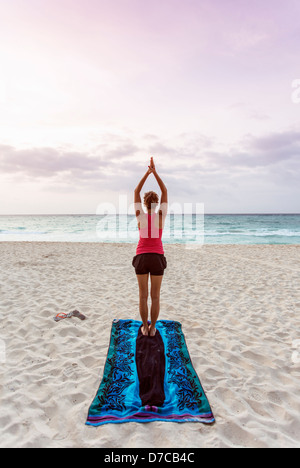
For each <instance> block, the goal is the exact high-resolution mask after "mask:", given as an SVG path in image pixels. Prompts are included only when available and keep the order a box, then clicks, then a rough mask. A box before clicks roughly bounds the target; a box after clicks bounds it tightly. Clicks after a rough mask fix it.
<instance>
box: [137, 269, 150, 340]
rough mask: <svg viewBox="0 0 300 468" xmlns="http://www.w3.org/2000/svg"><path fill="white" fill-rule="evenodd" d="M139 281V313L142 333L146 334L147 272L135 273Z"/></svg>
mask: <svg viewBox="0 0 300 468" xmlns="http://www.w3.org/2000/svg"><path fill="white" fill-rule="evenodd" d="M136 276H137V279H138V283H139V293H140V314H141V319H142V322H143V327H142V333H143V335H148V333H149V327H148V295H149V292H148V280H149V273H147V274H146V275H136Z"/></svg>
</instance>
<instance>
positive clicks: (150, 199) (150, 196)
mask: <svg viewBox="0 0 300 468" xmlns="http://www.w3.org/2000/svg"><path fill="white" fill-rule="evenodd" d="M158 202H159V197H158V195H157V193H155V192H152V191H151V192H147V193H145V195H144V205H145V206H146V208H147V210H150V209H151V204H156V205H157V204H158Z"/></svg>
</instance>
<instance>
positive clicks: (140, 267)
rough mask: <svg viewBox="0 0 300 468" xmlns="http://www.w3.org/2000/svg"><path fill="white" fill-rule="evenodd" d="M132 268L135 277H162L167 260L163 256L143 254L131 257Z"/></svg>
mask: <svg viewBox="0 0 300 468" xmlns="http://www.w3.org/2000/svg"><path fill="white" fill-rule="evenodd" d="M132 266H134V268H135V273H136V274H137V275H146V274H147V273H150V274H151V275H154V276H162V275H163V274H164V270H165V268H167V259H166V257H165V256H164V255H163V254H159V253H143V254H139V255H135V257H133V260H132Z"/></svg>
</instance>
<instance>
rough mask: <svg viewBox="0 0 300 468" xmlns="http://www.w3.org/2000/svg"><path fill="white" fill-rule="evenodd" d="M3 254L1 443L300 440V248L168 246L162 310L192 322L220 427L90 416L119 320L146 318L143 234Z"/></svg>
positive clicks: (167, 444) (190, 332) (157, 444)
mask: <svg viewBox="0 0 300 468" xmlns="http://www.w3.org/2000/svg"><path fill="white" fill-rule="evenodd" d="M0 255H1V267H0V288H1V302H0V314H1V331H0V384H1V390H0V399H1V414H0V431H1V438H0V446H1V447H107V448H117V447H123V448H138V447H149V448H172V447H173V448H180V447H181V448H182V447H183V448H184V447H191V448H197V447H207V448H208V447H300V392H299V377H300V334H299V330H300V314H299V311H300V275H299V273H300V246H286V245H280V246H270V245H261V246H241V245H235V246H234V245H227V246H221V245H218V246H215V245H206V246H202V247H200V248H199V249H187V248H186V247H185V246H182V245H181V246H180V245H165V255H166V258H167V260H168V268H167V270H166V273H165V278H164V280H163V288H162V294H161V315H160V318H161V319H170V320H178V321H180V322H181V323H182V326H183V332H184V334H185V337H186V341H187V345H188V348H189V352H190V355H191V358H192V361H193V364H194V367H195V369H196V371H197V372H198V375H199V377H200V380H201V382H202V385H203V387H204V389H205V392H206V394H207V397H208V399H209V401H210V404H211V407H212V410H213V412H214V415H215V417H216V423H215V424H214V425H212V426H206V425H204V424H199V423H183V424H178V423H169V422H168V423H166V422H153V423H148V424H140V423H126V424H108V425H104V426H101V427H98V428H93V427H88V426H86V425H85V421H86V416H87V411H88V408H89V405H90V404H91V402H92V399H93V398H94V395H95V393H96V390H97V388H98V386H99V383H100V380H101V378H102V373H103V367H104V364H105V359H106V353H107V348H108V344H109V338H110V330H111V322H112V320H113V319H114V318H122V319H130V318H132V319H137V320H138V319H139V311H138V289H137V281H136V277H135V273H134V269H133V267H132V266H131V261H132V257H133V256H134V255H135V245H134V244H131V245H130V244H127V245H126V244H83V243H81V244H80V243H78V244H75V243H17V242H16V243H0ZM74 309H78V310H80V311H81V312H82V313H83V314H85V315H86V316H87V320H86V321H83V322H82V321H80V320H79V319H76V318H72V319H66V320H64V321H62V322H58V323H55V322H54V320H53V317H54V316H55V315H56V314H57V313H59V312H65V313H68V312H71V311H72V310H74Z"/></svg>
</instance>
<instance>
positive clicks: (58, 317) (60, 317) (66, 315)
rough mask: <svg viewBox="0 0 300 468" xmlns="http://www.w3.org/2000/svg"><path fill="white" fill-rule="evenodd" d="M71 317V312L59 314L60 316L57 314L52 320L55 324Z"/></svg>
mask: <svg viewBox="0 0 300 468" xmlns="http://www.w3.org/2000/svg"><path fill="white" fill-rule="evenodd" d="M72 316H73V312H70V313H69V314H63V313H60V314H57V315H56V316H55V317H54V318H53V320H54V321H55V322H59V321H60V320H64V319H66V318H71V317H72Z"/></svg>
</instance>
